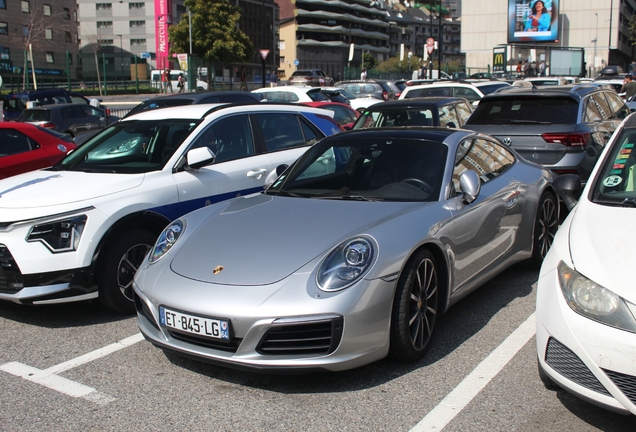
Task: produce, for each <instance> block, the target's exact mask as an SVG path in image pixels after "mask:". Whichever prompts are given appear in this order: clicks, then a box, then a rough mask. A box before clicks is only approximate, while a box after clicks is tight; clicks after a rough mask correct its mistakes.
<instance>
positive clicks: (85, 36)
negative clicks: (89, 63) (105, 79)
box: [82, 32, 103, 96]
mask: <svg viewBox="0 0 636 432" xmlns="http://www.w3.org/2000/svg"><path fill="white" fill-rule="evenodd" d="M82 42H86V46H90V47H91V49H92V50H93V54H94V55H95V70H96V71H97V86H98V87H99V95H100V96H102V80H101V78H100V76H99V59H98V56H97V54H98V53H99V52H100V51H101V50H102V44H103V41H102V40H101V39H100V38H99V36H98V35H96V34H94V33H88V32H82Z"/></svg>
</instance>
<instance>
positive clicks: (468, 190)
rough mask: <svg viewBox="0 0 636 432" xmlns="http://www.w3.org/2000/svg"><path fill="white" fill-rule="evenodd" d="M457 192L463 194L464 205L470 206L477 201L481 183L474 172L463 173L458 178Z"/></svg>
mask: <svg viewBox="0 0 636 432" xmlns="http://www.w3.org/2000/svg"><path fill="white" fill-rule="evenodd" d="M459 190H460V191H461V192H462V194H463V196H462V201H464V203H466V204H470V203H472V202H473V201H475V200H476V199H477V197H478V196H479V191H481V181H480V180H479V176H478V175H477V173H476V172H475V171H473V170H468V171H465V172H464V173H463V174H462V175H461V176H460V177H459Z"/></svg>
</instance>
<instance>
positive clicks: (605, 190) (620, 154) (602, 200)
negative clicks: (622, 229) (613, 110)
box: [592, 129, 636, 207]
mask: <svg viewBox="0 0 636 432" xmlns="http://www.w3.org/2000/svg"><path fill="white" fill-rule="evenodd" d="M635 145H636V129H624V130H623V133H622V134H621V135H620V136H619V137H618V139H617V140H616V141H615V142H614V145H613V147H612V149H611V150H610V152H609V154H608V155H607V158H606V159H605V162H604V164H603V166H602V167H601V168H600V169H599V170H598V172H597V174H596V179H595V180H594V188H593V192H592V200H593V201H594V202H595V203H598V204H609V205H623V206H626V207H636V151H634V146H635Z"/></svg>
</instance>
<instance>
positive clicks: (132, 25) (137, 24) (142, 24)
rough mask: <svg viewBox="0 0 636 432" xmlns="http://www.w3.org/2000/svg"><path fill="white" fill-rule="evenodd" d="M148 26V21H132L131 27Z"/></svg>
mask: <svg viewBox="0 0 636 432" xmlns="http://www.w3.org/2000/svg"><path fill="white" fill-rule="evenodd" d="M137 27H146V21H130V28H137Z"/></svg>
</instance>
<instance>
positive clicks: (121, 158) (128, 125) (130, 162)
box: [51, 119, 201, 174]
mask: <svg viewBox="0 0 636 432" xmlns="http://www.w3.org/2000/svg"><path fill="white" fill-rule="evenodd" d="M200 121H201V120H189V119H176V120H174V119H162V120H133V121H124V122H119V123H116V124H114V125H112V126H111V127H109V128H107V129H105V130H104V131H103V132H102V133H100V134H98V135H96V136H95V137H94V138H92V139H90V140H89V141H88V142H86V144H84V145H82V146H80V147H79V148H77V149H76V150H75V151H74V152H72V153H71V154H69V155H68V156H67V157H66V158H64V159H63V160H62V161H61V162H59V163H58V164H57V165H55V166H54V167H53V168H51V169H52V170H68V171H86V172H107V173H123V174H133V173H145V172H150V171H157V170H160V169H162V168H163V166H164V165H165V163H166V162H167V161H168V159H170V157H171V156H172V155H173V154H174V152H175V151H176V150H177V148H178V147H179V145H180V144H181V143H182V142H183V141H184V140H185V139H186V138H187V136H188V135H190V133H191V132H192V131H193V130H194V129H195V128H196V127H197V125H198V124H199V123H200Z"/></svg>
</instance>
